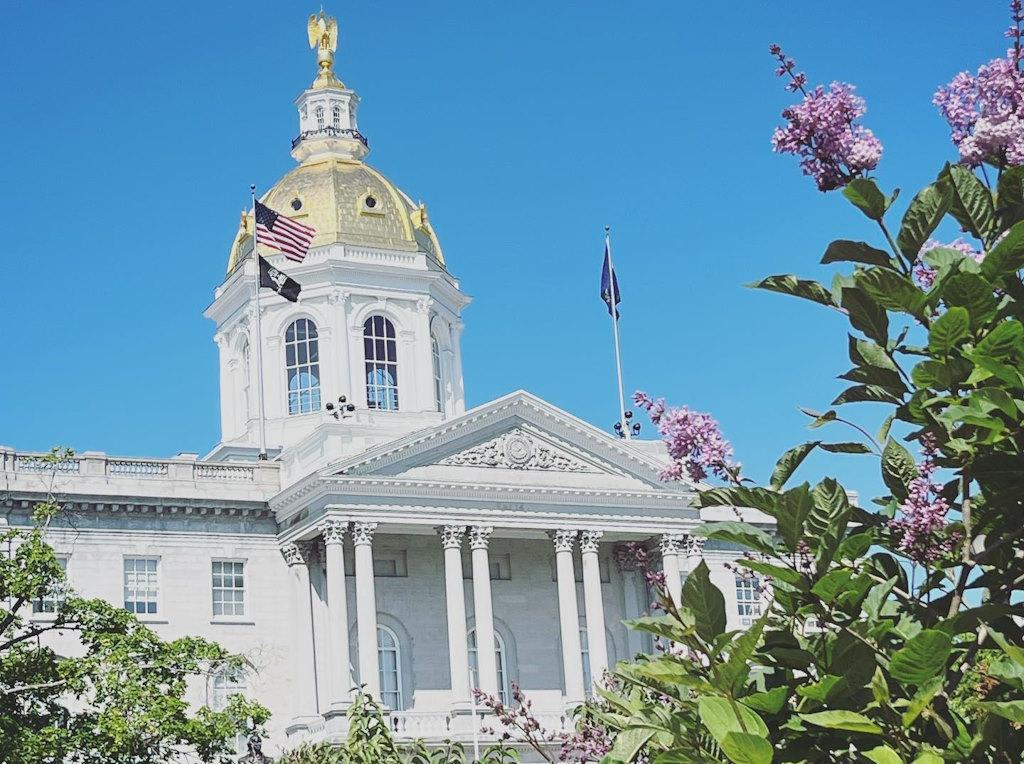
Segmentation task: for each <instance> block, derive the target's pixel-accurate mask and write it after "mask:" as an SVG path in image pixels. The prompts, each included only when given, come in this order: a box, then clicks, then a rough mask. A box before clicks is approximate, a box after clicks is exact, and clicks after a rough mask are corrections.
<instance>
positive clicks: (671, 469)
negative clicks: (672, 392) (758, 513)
mask: <svg viewBox="0 0 1024 764" xmlns="http://www.w3.org/2000/svg"><path fill="white" fill-rule="evenodd" d="M633 401H634V403H636V405H637V406H639V407H640V408H642V409H644V410H646V411H647V414H648V416H650V418H651V423H652V424H653V425H654V426H655V427H657V428H658V432H659V433H661V437H662V440H664V441H665V445H666V446H668V455H669V458H670V459H671V460H672V461H671V463H670V464H669V465H668V466H667V467H665V468H664V469H663V470H662V471H661V479H662V480H681V479H682V478H683V477H684V476H686V477H689V478H690V479H691V480H704V479H705V478H706V477H707V476H708V473H711V474H713V475H716V476H717V477H719V478H722V479H723V480H728V479H734V477H735V475H736V474H737V473H738V472H739V468H740V466H739V465H738V464H735V463H734V462H732V461H731V460H730V459H731V457H732V453H733V452H732V446H730V445H729V442H728V441H727V440H726V439H725V438H724V437H722V432H721V430H719V428H718V422H716V421H715V420H714V418H712V416H711V415H710V414H702V413H699V412H696V411H691V410H690V409H688V408H687V407H686V406H683V407H681V408H668V407H667V406H666V405H665V401H664V400H663V399H661V398H659V399H658V400H653V399H651V398H650V397H649V396H648V395H647V394H646V393H642V392H639V391H638V392H636V393H634V394H633Z"/></svg>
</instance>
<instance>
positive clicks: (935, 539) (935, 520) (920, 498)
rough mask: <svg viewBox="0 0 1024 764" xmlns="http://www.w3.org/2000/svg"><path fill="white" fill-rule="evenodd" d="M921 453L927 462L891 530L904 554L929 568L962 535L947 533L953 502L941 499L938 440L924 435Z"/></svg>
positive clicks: (911, 483)
mask: <svg viewBox="0 0 1024 764" xmlns="http://www.w3.org/2000/svg"><path fill="white" fill-rule="evenodd" d="M921 451H922V453H923V454H924V460H923V461H922V462H921V463H920V464H919V465H917V477H916V478H914V479H913V480H912V481H911V482H910V493H909V495H908V496H907V500H906V501H904V502H903V504H901V505H900V510H901V512H902V513H903V516H902V517H898V518H894V519H892V520H890V521H889V528H890V530H892V532H893V533H894V534H895V535H896V538H897V543H898V547H899V549H900V551H902V552H903V553H904V554H906V555H907V556H908V557H909V558H910V559H912V560H913V561H914V562H919V563H922V564H924V565H927V564H929V563H932V562H935V561H936V560H937V559H939V558H940V557H942V555H944V554H948V553H949V552H950V550H952V549H953V546H954V545H955V544H956V542H957V540H958V536H957V534H955V533H948V532H946V513H947V512H948V511H949V502H947V501H946V500H945V499H944V498H942V497H941V496H939V491H940V490H942V487H941V486H940V485H939V484H938V483H935V482H934V480H933V479H932V475H934V473H935V470H936V469H938V467H937V466H936V464H935V457H936V456H937V455H938V447H937V445H936V441H935V438H934V437H932V436H931V435H927V434H926V435H924V436H922V438H921Z"/></svg>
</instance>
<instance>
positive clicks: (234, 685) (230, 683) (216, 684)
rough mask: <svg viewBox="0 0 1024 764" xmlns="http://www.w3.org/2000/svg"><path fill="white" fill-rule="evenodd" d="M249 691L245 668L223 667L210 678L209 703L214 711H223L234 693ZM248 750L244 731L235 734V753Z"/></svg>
mask: <svg viewBox="0 0 1024 764" xmlns="http://www.w3.org/2000/svg"><path fill="white" fill-rule="evenodd" d="M248 692H249V676H248V672H246V670H245V669H244V668H234V667H228V668H223V669H221V670H220V671H218V672H217V673H215V674H214V675H213V676H212V677H211V678H210V683H209V685H208V686H207V690H206V693H207V703H206V705H208V706H209V707H210V710H212V711H223V710H224V709H225V708H227V707H228V702H229V701H230V700H231V696H232V695H245V694H246V693H248ZM245 750H246V736H245V734H244V733H239V734H237V735H235V753H244V752H245Z"/></svg>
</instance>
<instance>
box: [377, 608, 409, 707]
mask: <svg viewBox="0 0 1024 764" xmlns="http://www.w3.org/2000/svg"><path fill="white" fill-rule="evenodd" d="M401 658H402V656H401V653H400V651H399V647H398V637H397V636H396V635H395V632H393V631H391V629H389V628H388V627H387V626H378V627H377V665H378V667H379V670H380V699H381V702H382V703H383V704H384V705H386V706H387V707H388V708H391V709H393V710H396V711H397V710H401V709H403V708H405V706H404V705H403V704H402V661H401Z"/></svg>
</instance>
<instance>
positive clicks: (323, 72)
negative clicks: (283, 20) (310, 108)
mask: <svg viewBox="0 0 1024 764" xmlns="http://www.w3.org/2000/svg"><path fill="white" fill-rule="evenodd" d="M306 29H307V31H308V32H309V47H310V48H314V49H315V50H316V63H317V66H319V67H320V71H319V72H318V73H317V75H316V79H315V80H313V84H312V86H311V87H312V88H313V89H314V90H316V89H318V88H344V87H345V85H344V84H343V83H342V81H341V80H339V79H338V77H337V76H336V75H335V74H334V52H335V51H336V50H338V21H337V19H335V18H334V17H333V16H331V17H328V16H327V15H326V14H325V13H324V9H323V6H321V7H320V13H314V14H313V15H311V16H310V17H309V22H308V23H307V25H306Z"/></svg>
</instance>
